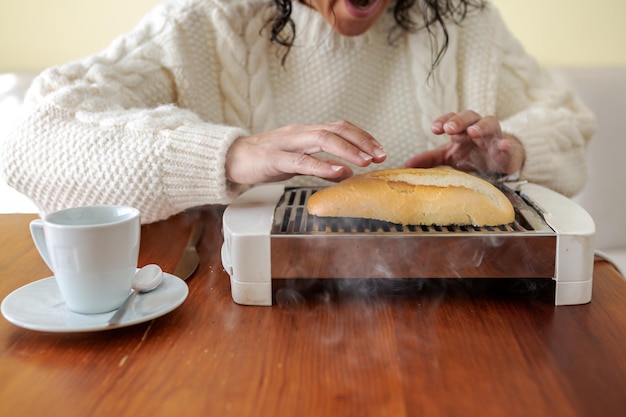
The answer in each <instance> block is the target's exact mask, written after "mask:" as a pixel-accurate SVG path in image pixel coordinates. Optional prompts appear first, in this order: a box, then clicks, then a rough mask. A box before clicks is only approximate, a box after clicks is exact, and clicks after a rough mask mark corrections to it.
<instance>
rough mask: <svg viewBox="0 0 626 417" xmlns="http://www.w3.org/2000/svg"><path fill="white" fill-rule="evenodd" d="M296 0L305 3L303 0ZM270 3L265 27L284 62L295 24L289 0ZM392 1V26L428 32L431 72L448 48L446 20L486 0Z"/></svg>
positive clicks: (455, 19)
mask: <svg viewBox="0 0 626 417" xmlns="http://www.w3.org/2000/svg"><path fill="white" fill-rule="evenodd" d="M298 1H300V2H301V3H305V2H304V0H298ZM273 2H274V5H275V11H274V14H273V15H272V16H271V18H270V19H269V20H268V22H267V26H269V27H270V29H271V34H270V40H271V41H272V42H273V43H276V44H278V45H282V46H284V47H285V48H286V49H285V51H284V53H283V55H282V63H283V64H284V63H285V59H286V58H287V55H288V54H289V50H290V48H291V47H292V46H293V43H294V40H295V38H296V25H295V23H294V22H293V20H292V19H291V4H292V0H273ZM392 4H393V10H392V11H393V17H394V19H395V21H396V23H397V27H396V28H395V29H400V30H401V31H402V32H415V31H417V30H420V29H422V28H423V29H426V31H427V32H428V34H429V36H430V44H431V49H432V51H431V52H432V62H431V71H432V70H434V69H435V68H436V67H437V65H438V64H439V63H440V62H441V59H442V58H443V55H444V54H445V53H446V50H447V49H448V42H449V37H448V29H447V27H446V20H450V21H452V22H454V23H455V24H459V23H460V22H461V21H462V20H463V19H464V18H465V16H466V15H467V13H468V12H470V11H471V10H473V9H482V8H484V7H485V0H392ZM413 8H419V9H420V10H421V15H422V16H423V22H415V21H413V20H412V19H411V15H410V12H411V9H413ZM435 25H439V26H440V27H441V30H442V32H443V39H442V40H441V45H439V40H438V39H436V36H435V32H434V30H433V26H435ZM396 36H397V35H396ZM393 39H394V34H393V33H390V42H393Z"/></svg>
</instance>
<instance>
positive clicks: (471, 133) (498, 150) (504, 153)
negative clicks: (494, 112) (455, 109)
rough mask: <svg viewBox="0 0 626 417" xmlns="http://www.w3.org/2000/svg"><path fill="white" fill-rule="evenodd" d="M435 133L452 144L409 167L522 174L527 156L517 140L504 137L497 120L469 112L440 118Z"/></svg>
mask: <svg viewBox="0 0 626 417" xmlns="http://www.w3.org/2000/svg"><path fill="white" fill-rule="evenodd" d="M431 130H432V132H433V133H435V134H437V135H441V134H444V133H446V134H448V135H450V143H448V144H445V145H443V146H441V147H439V148H437V149H433V150H432V151H427V152H424V153H421V154H419V155H416V156H414V157H413V158H411V159H409V160H408V161H406V164H405V165H406V166H407V167H420V168H430V167H434V166H438V165H448V166H451V167H454V168H457V169H460V170H463V171H478V172H489V173H494V174H505V175H510V174H513V173H515V172H518V171H519V170H521V168H522V166H523V164H524V160H525V158H526V153H525V152H524V146H523V145H522V143H521V142H520V141H519V140H518V139H517V138H515V137H514V136H511V135H508V134H506V133H502V130H501V129H500V122H499V121H498V119H497V118H495V117H494V116H486V117H482V116H481V115H479V114H478V113H476V112H474V111H471V110H465V111H462V112H460V113H448V114H446V115H443V116H441V117H439V118H437V119H436V120H435V121H434V122H433V124H432V126H431Z"/></svg>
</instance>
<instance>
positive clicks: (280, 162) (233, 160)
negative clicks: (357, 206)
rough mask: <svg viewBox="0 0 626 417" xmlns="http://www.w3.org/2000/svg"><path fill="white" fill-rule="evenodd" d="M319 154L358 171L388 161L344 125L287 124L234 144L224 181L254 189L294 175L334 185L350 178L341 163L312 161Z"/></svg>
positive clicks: (366, 139) (362, 134)
mask: <svg viewBox="0 0 626 417" xmlns="http://www.w3.org/2000/svg"><path fill="white" fill-rule="evenodd" d="M320 152H326V153H328V154H330V155H333V156H336V157H337V158H341V159H342V160H344V161H346V162H350V163H352V164H354V165H357V166H361V167H364V166H367V165H369V164H370V163H372V162H375V163H380V162H382V161H384V160H385V158H386V157H387V156H386V155H385V152H384V151H383V148H382V146H381V145H380V143H378V141H376V139H374V138H373V137H372V136H371V135H370V134H369V133H367V132H365V131H364V130H362V129H360V128H358V127H356V126H354V125H353V124H351V123H349V122H346V121H339V122H335V123H329V124H325V125H289V126H285V127H282V128H280V129H276V130H273V131H270V132H265V133H260V134H258V135H252V136H247V137H241V138H238V139H237V140H235V142H233V144H232V145H231V147H230V149H229V150H228V154H227V156H226V178H227V179H228V180H229V181H231V182H233V183H237V184H257V183H262V182H271V181H282V180H286V179H289V178H291V177H293V176H295V175H313V176H316V177H320V178H325V179H329V180H335V181H338V180H342V179H344V178H347V177H349V176H351V175H352V170H351V169H350V167H348V166H347V165H346V164H345V163H343V162H340V161H338V160H332V159H325V158H320V157H318V156H315V154H317V153H320Z"/></svg>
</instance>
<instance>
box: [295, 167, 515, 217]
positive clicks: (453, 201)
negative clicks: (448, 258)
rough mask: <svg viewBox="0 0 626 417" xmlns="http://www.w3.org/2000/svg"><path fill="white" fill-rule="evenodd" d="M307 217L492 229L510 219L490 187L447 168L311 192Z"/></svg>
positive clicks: (376, 175) (357, 179)
mask: <svg viewBox="0 0 626 417" xmlns="http://www.w3.org/2000/svg"><path fill="white" fill-rule="evenodd" d="M307 209H308V211H309V213H311V214H314V215H316V216H324V217H358V218H366V219H375V220H384V221H388V222H392V223H399V224H406V225H440V226H448V225H474V226H496V225H502V224H508V223H511V222H513V221H514V219H515V211H514V210H513V206H512V205H511V202H510V201H509V199H508V198H507V197H506V196H505V195H504V194H503V193H502V192H501V191H500V190H499V189H498V188H496V187H495V186H494V185H492V184H491V183H489V182H487V181H485V180H483V179H481V178H478V177H476V176H474V175H471V174H468V173H465V172H461V171H457V170H454V169H451V168H427V169H423V168H398V169H387V170H379V171H372V172H369V173H367V174H362V175H356V176H354V177H351V178H348V179H346V180H344V181H341V182H339V183H337V184H335V185H332V186H330V187H327V188H323V189H321V190H319V191H317V192H315V193H314V194H313V195H311V197H310V198H309V200H308V202H307Z"/></svg>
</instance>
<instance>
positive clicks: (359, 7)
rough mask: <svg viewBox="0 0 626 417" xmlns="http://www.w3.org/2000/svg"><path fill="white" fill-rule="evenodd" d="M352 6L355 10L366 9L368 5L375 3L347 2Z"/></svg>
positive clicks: (367, 1) (372, 1)
mask: <svg viewBox="0 0 626 417" xmlns="http://www.w3.org/2000/svg"><path fill="white" fill-rule="evenodd" d="M349 2H350V4H352V6H354V7H356V8H357V9H367V8H368V7H369V6H370V5H372V4H373V3H375V2H376V0H349Z"/></svg>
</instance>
